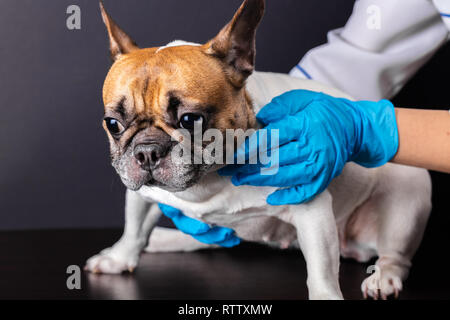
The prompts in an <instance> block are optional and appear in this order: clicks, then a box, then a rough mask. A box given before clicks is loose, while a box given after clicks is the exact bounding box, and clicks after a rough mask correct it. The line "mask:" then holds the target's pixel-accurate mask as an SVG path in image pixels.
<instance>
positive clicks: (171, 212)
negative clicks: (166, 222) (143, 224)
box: [158, 203, 182, 219]
mask: <svg viewBox="0 0 450 320" xmlns="http://www.w3.org/2000/svg"><path fill="white" fill-rule="evenodd" d="M158 206H159V209H161V211H162V212H163V213H164V215H165V216H166V217H168V218H171V219H173V218H174V217H176V216H178V215H179V214H180V213H182V212H181V211H180V210H178V209H176V208H174V207H171V206H168V205H165V204H162V203H158Z"/></svg>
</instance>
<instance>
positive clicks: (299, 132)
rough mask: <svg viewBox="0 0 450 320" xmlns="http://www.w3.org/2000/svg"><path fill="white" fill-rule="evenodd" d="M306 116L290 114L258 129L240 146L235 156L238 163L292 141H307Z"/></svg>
mask: <svg viewBox="0 0 450 320" xmlns="http://www.w3.org/2000/svg"><path fill="white" fill-rule="evenodd" d="M307 125H308V124H307V121H306V118H305V117H304V116H295V117H294V116H288V117H286V118H284V119H283V120H282V121H279V122H274V123H270V124H269V125H268V126H267V127H265V128H264V129H263V130H258V131H256V132H255V133H254V134H253V135H251V136H250V137H249V138H248V139H247V140H246V141H245V143H243V144H242V145H241V146H239V147H238V149H237V151H236V155H235V158H236V159H237V160H236V161H237V163H238V164H242V162H244V160H245V161H249V160H250V159H254V158H255V157H256V156H257V155H258V154H264V153H265V154H267V153H268V150H271V149H273V148H278V147H279V146H282V145H285V144H287V143H290V142H292V141H301V142H302V143H304V142H305V137H304V135H303V130H304V129H305V127H306V126H307Z"/></svg>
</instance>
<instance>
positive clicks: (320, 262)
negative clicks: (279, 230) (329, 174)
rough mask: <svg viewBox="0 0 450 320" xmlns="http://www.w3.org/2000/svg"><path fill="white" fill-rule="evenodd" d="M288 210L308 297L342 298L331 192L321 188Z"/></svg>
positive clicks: (320, 298) (319, 298) (336, 233)
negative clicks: (312, 196)
mask: <svg viewBox="0 0 450 320" xmlns="http://www.w3.org/2000/svg"><path fill="white" fill-rule="evenodd" d="M290 213H291V214H290V218H291V219H292V220H291V223H292V224H293V225H294V226H295V227H296V228H297V237H298V242H299V245H300V249H301V250H302V252H303V256H304V257H305V260H306V266H307V271H308V280H307V284H308V291H309V298H310V299H311V300H340V299H343V297H342V292H341V289H340V287H339V257H340V255H339V239H338V232H337V227H336V221H335V218H334V215H333V208H332V199H331V195H330V194H329V193H328V191H325V192H324V193H322V194H321V195H320V196H318V197H317V198H316V199H314V200H313V201H311V202H309V203H307V204H304V205H302V206H292V207H291V208H290Z"/></svg>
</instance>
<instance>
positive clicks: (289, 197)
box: [267, 182, 323, 206]
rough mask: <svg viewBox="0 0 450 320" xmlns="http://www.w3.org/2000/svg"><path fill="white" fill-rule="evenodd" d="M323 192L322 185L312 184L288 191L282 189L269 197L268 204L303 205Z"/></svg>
mask: <svg viewBox="0 0 450 320" xmlns="http://www.w3.org/2000/svg"><path fill="white" fill-rule="evenodd" d="M321 191H323V190H321V186H320V184H317V183H314V182H313V183H310V184H305V185H300V186H296V187H292V188H288V189H280V190H277V191H275V192H274V193H272V194H270V195H269V196H268V197H267V203H268V204H270V205H272V206H281V205H288V204H291V205H292V204H301V203H304V202H308V201H310V200H312V199H313V198H314V197H315V196H316V195H317V194H319V193H320V192H321Z"/></svg>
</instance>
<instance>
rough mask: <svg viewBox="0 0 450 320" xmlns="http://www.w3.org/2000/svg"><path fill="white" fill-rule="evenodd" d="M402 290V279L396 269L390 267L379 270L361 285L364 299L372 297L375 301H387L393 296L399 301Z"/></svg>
mask: <svg viewBox="0 0 450 320" xmlns="http://www.w3.org/2000/svg"><path fill="white" fill-rule="evenodd" d="M402 288H403V284H402V279H401V277H400V276H399V275H398V273H397V272H395V269H391V268H389V267H383V268H381V269H377V270H376V271H375V272H374V273H373V274H372V275H371V276H369V277H368V278H366V279H365V280H364V281H363V283H362V284H361V290H362V293H363V296H364V299H367V298H368V297H371V298H373V299H374V300H378V299H383V300H386V299H387V298H388V297H389V296H391V295H394V297H395V298H396V299H397V298H398V296H399V293H400V291H402Z"/></svg>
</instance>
